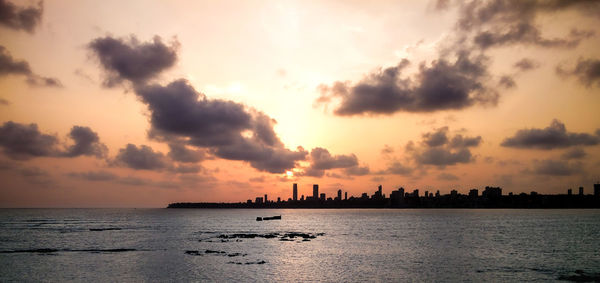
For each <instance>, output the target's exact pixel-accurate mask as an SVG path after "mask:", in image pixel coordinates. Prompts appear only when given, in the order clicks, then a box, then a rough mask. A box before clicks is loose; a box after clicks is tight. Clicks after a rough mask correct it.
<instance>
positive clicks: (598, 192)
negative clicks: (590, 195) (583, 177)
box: [594, 184, 600, 197]
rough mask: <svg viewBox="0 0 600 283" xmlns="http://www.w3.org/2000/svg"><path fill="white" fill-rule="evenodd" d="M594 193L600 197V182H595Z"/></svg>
mask: <svg viewBox="0 0 600 283" xmlns="http://www.w3.org/2000/svg"><path fill="white" fill-rule="evenodd" d="M594 195H595V196H596V197H600V184H594Z"/></svg>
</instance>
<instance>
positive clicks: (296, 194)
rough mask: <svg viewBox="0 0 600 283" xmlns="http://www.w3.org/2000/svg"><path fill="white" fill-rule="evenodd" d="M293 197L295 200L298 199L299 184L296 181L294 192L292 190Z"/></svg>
mask: <svg viewBox="0 0 600 283" xmlns="http://www.w3.org/2000/svg"><path fill="white" fill-rule="evenodd" d="M292 199H293V200H294V201H297V200H298V184H296V183H294V189H293V192H292Z"/></svg>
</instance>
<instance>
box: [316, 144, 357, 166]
mask: <svg viewBox="0 0 600 283" xmlns="http://www.w3.org/2000/svg"><path fill="white" fill-rule="evenodd" d="M310 159H311V168H313V169H317V170H329V169H335V168H349V167H353V166H357V165H358V158H356V155H354V154H350V155H335V156H333V155H331V154H330V153H329V151H328V150H327V149H324V148H321V147H317V148H314V149H313V150H312V151H311V152H310Z"/></svg>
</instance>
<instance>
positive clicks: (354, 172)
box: [344, 166, 371, 176]
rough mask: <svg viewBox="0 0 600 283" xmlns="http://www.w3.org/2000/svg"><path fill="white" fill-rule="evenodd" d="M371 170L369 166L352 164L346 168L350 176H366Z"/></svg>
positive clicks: (345, 171)
mask: <svg viewBox="0 0 600 283" xmlns="http://www.w3.org/2000/svg"><path fill="white" fill-rule="evenodd" d="M370 172H371V170H370V169H369V166H352V167H348V168H346V169H344V173H346V175H348V176H364V175H368V174H369V173H370Z"/></svg>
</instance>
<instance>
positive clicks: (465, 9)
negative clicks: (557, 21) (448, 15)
mask: <svg viewBox="0 0 600 283" xmlns="http://www.w3.org/2000/svg"><path fill="white" fill-rule="evenodd" d="M458 3H460V4H459V5H460V7H459V20H458V22H457V25H456V27H457V30H458V31H459V32H462V33H463V34H468V35H472V40H473V43H474V44H475V45H476V46H478V47H479V48H481V49H487V48H491V47H498V46H506V45H511V44H523V45H535V46H540V47H550V48H557V47H558V48H574V47H576V46H577V45H579V43H580V41H581V40H583V39H585V38H589V37H591V36H593V35H594V32H593V31H580V30H577V29H572V30H571V32H570V33H569V34H568V35H566V36H564V37H563V38H546V37H543V36H542V32H541V31H540V27H539V26H538V25H536V18H537V17H538V15H540V14H550V13H555V12H558V11H566V10H568V9H573V10H577V11H579V12H581V14H583V15H589V16H592V17H593V15H597V14H598V12H600V5H599V4H598V2H594V1H568V0H567V1H560V0H557V1H505V0H492V1H469V2H458Z"/></svg>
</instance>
